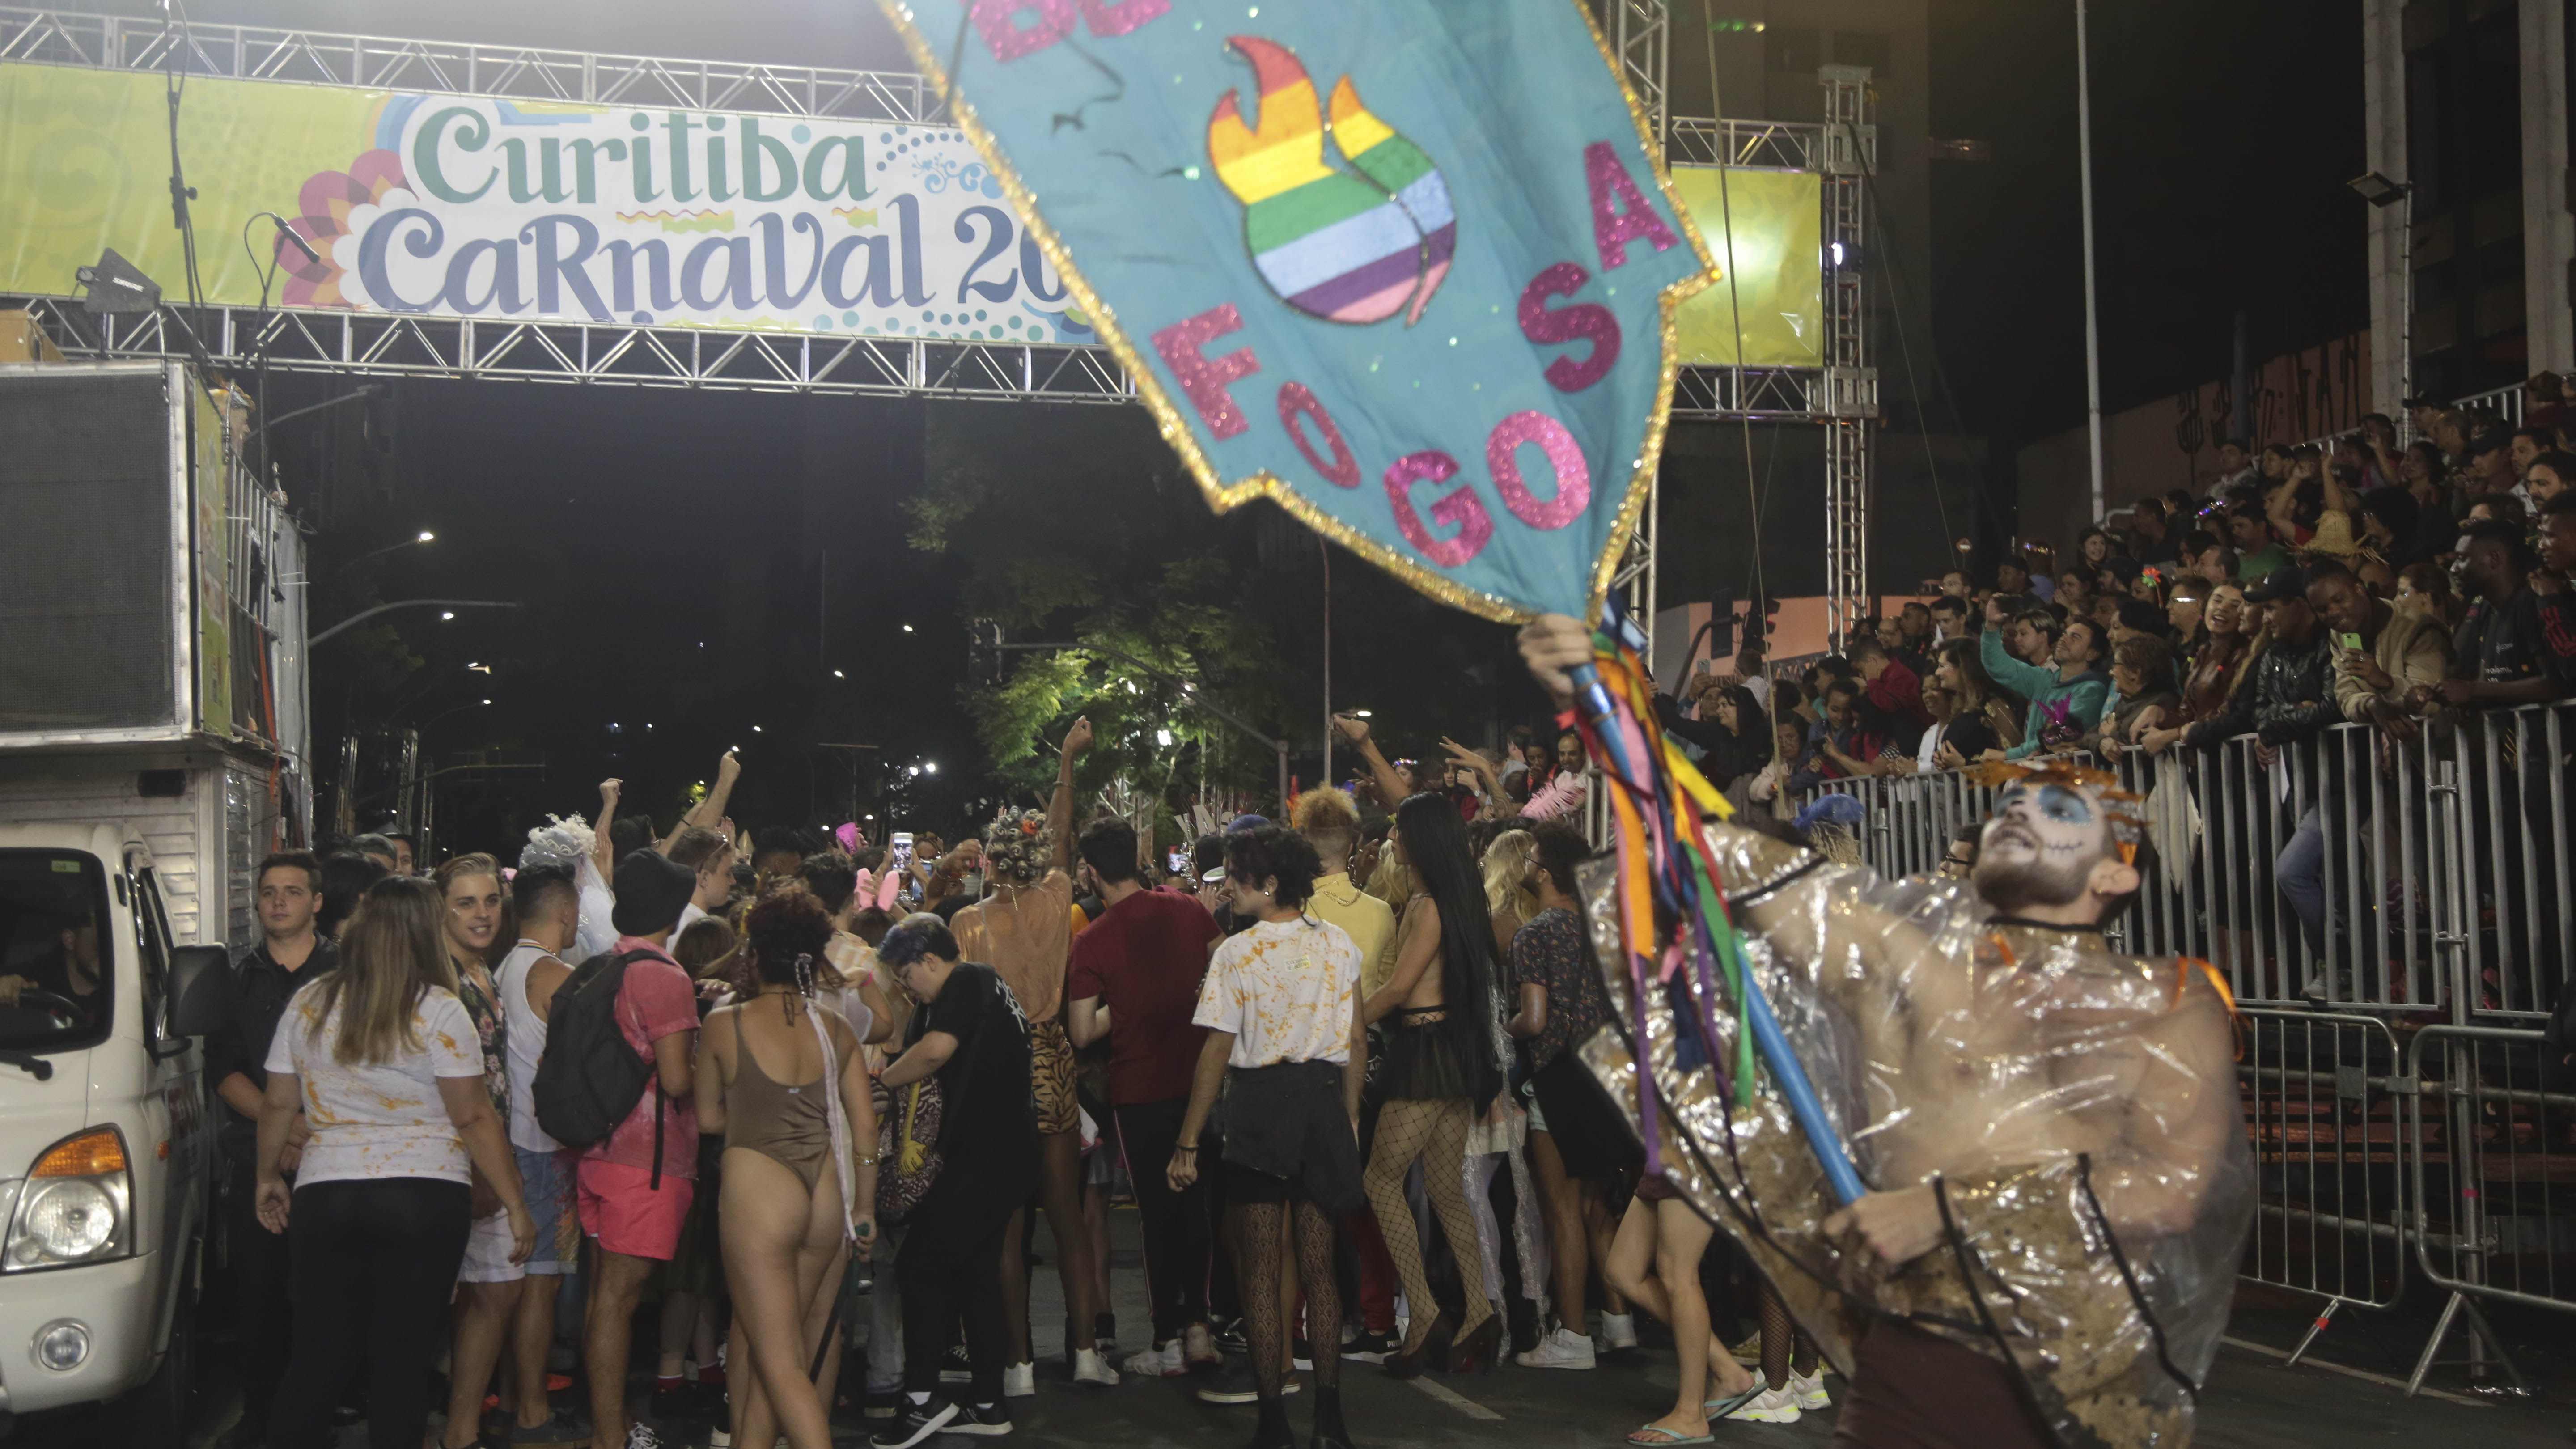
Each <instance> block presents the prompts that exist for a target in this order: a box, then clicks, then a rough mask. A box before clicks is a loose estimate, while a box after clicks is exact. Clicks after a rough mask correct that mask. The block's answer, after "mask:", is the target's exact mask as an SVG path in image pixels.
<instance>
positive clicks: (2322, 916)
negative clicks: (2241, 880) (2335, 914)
mask: <svg viewBox="0 0 2576 1449" xmlns="http://www.w3.org/2000/svg"><path fill="white" fill-rule="evenodd" d="M2272 878H2273V880H2274V881H2275V882H2276V883H2277V884H2278V885H2279V887H2280V891H2281V899H2283V900H2285V901H2288V902H2289V903H2290V913H2291V914H2292V915H2295V916H2297V917H2298V918H2299V934H2300V935H2301V936H2303V937H2305V938H2307V943H2308V954H2309V955H2310V956H2313V957H2315V958H2316V964H2317V969H2319V970H2323V969H2324V968H2325V955H2326V827H2325V819H2324V815H2323V812H2322V811H2320V810H2319V809H2318V808H2317V807H2316V806H2314V805H2311V806H2309V807H2308V813H2307V814H2305V815H2302V816H2300V817H2299V828H2298V829H2297V831H2295V832H2294V833H2292V835H2291V836H2290V843H2289V844H2287V845H2285V846H2282V847H2281V855H2280V858H2279V859H2278V860H2276V861H2274V862H2273V863H2272Z"/></svg>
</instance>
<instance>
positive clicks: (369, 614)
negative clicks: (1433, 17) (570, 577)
mask: <svg viewBox="0 0 2576 1449" xmlns="http://www.w3.org/2000/svg"><path fill="white" fill-rule="evenodd" d="M395 547H397V548H399V547H401V545H400V544H396V545H395ZM517 607H519V605H518V604H517V602H516V601H504V600H494V599H399V600H396V601H395V602H393V603H390V604H378V605H376V606H375V607H374V608H372V609H360V610H359V611H358V612H356V613H354V614H351V615H350V616H349V617H347V618H345V619H343V620H341V621H340V622H339V623H337V624H334V625H332V626H331V627H330V628H328V629H325V630H323V631H322V632H321V633H319V634H316V635H314V636H313V637H312V638H310V639H308V640H306V641H304V642H305V646H306V647H307V648H310V647H312V646H313V645H316V644H319V643H321V642H322V641H323V640H325V639H328V638H330V637H331V636H332V635H334V634H337V633H339V632H340V631H341V630H343V629H346V628H348V627H350V626H351V625H353V624H363V623H365V622H366V621H367V620H369V619H372V618H374V617H375V616H377V615H378V614H381V613H384V612H386V611H387V610H389V609H515V608H517Z"/></svg>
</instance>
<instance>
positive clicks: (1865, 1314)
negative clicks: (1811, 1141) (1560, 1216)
mask: <svg viewBox="0 0 2576 1449" xmlns="http://www.w3.org/2000/svg"><path fill="white" fill-rule="evenodd" d="M1708 829H1709V838H1710V841H1711V845H1712V847H1713V848H1712V854H1711V860H1712V863H1713V864H1715V865H1716V866H1717V867H1718V870H1719V879H1720V881H1721V883H1722V884H1723V885H1724V886H1725V888H1726V889H1727V891H1728V893H1729V895H1730V897H1732V898H1733V899H1734V900H1735V901H1736V902H1737V913H1738V921H1739V924H1741V925H1742V926H1743V928H1744V930H1745V937H1746V945H1745V951H1746V959H1747V962H1748V964H1749V965H1750V967H1751V968H1752V969H1753V970H1754V971H1755V972H1756V973H1757V976H1758V979H1759V981H1760V982H1761V985H1762V987H1763V990H1764V992H1765V994H1766V995H1767V997H1768V999H1769V1001H1770V1004H1771V1007H1772V1010H1773V1012H1774V1013H1775V1015H1777V1017H1778V1018H1779V1020H1780V1024H1781V1026H1782V1028H1783V1030H1784V1032H1785V1033H1786V1034H1787V1036H1788V1039H1789V1040H1790V1042H1791V1043H1792V1044H1793V1045H1794V1046H1795V1047H1796V1048H1797V1050H1798V1054H1799V1056H1800V1058H1801V1059H1802V1060H1803V1061H1804V1062H1805V1064H1806V1069H1807V1072H1808V1074H1809V1075H1810V1076H1811V1077H1812V1078H1813V1080H1814V1085H1815V1087H1816V1089H1817V1092H1818V1094H1819V1096H1820V1097H1821V1098H1822V1099H1823V1100H1824V1102H1825V1103H1826V1106H1827V1108H1828V1110H1829V1111H1830V1112H1831V1113H1832V1114H1833V1115H1834V1116H1835V1117H1836V1118H1837V1119H1838V1120H1840V1121H1841V1122H1842V1124H1843V1127H1844V1138H1845V1141H1846V1142H1848V1143H1849V1144H1850V1145H1851V1148H1852V1151H1853V1155H1854V1160H1855V1162H1856V1164H1857V1165H1858V1166H1859V1168H1860V1171H1861V1175H1862V1177H1863V1178H1864V1179H1865V1180H1866V1181H1867V1182H1868V1183H1869V1184H1870V1186H1871V1187H1872V1189H1873V1190H1881V1191H1884V1190H1893V1189H1897V1188H1902V1187H1906V1186H1910V1185H1913V1184H1916V1183H1930V1184H1932V1185H1933V1187H1934V1190H1935V1192H1936V1194H1937V1196H1938V1200H1939V1203H1940V1206H1941V1210H1942V1215H1943V1221H1944V1226H1945V1229H1946V1235H1945V1236H1946V1240H1945V1242H1944V1243H1943V1244H1942V1245H1941V1246H1939V1247H1936V1248H1935V1249H1934V1250H1933V1251H1931V1252H1930V1253H1927V1254H1925V1255H1924V1256H1922V1257H1920V1258H1917V1259H1915V1260H1913V1261H1912V1262H1910V1263H1906V1264H1903V1265H1901V1266H1899V1267H1898V1268H1896V1269H1894V1270H1893V1271H1892V1272H1887V1271H1883V1270H1869V1269H1864V1268H1863V1267H1862V1265H1861V1263H1860V1262H1859V1261H1858V1260H1857V1259H1855V1260H1852V1261H1848V1262H1847V1261H1846V1259H1845V1255H1844V1254H1843V1253H1842V1252H1841V1251H1840V1249H1839V1246H1838V1245H1837V1244H1836V1243H1834V1242H1832V1241H1828V1240H1827V1239H1826V1237H1825V1236H1824V1234H1823V1231H1822V1223H1823V1221H1824V1219H1825V1218H1826V1217H1827V1216H1828V1215H1829V1214H1831V1213H1832V1212H1833V1211H1834V1210H1835V1207H1836V1204H1835V1202H1834V1199H1833V1196H1832V1194H1831V1192H1830V1191H1829V1190H1828V1188H1827V1187H1826V1185H1825V1182H1824V1177H1823V1173H1822V1171H1821V1170H1820V1169H1819V1167H1818V1166H1817V1163H1816V1159H1815V1156H1814V1153H1813V1152H1812V1151H1811V1150H1810V1148H1809V1147H1808V1145H1807V1140H1806V1138H1805V1136H1804V1135H1803V1133H1802V1132H1801V1131H1800V1130H1799V1128H1798V1126H1797V1123H1796V1121H1795V1120H1794V1119H1793V1118H1792V1116H1791V1115H1790V1111H1789V1108H1788V1106H1787V1104H1786V1103H1785V1102H1784V1101H1783V1100H1782V1099H1781V1098H1780V1097H1778V1096H1777V1095H1776V1093H1774V1092H1773V1090H1772V1088H1771V1084H1770V1082H1769V1080H1768V1077H1767V1074H1765V1075H1764V1076H1763V1077H1762V1078H1761V1079H1760V1080H1759V1081H1758V1082H1757V1085H1756V1090H1755V1095H1754V1100H1753V1102H1752V1103H1751V1105H1749V1106H1744V1105H1739V1104H1737V1103H1735V1102H1734V1101H1732V1100H1731V1099H1730V1097H1729V1095H1728V1091H1727V1086H1726V1084H1725V1083H1723V1082H1722V1081H1721V1079H1720V1077H1719V1075H1718V1073H1717V1071H1716V1070H1715V1069H1713V1068H1712V1067H1710V1066H1707V1065H1694V1066H1693V1067H1692V1068H1691V1069H1690V1070H1688V1071H1684V1070H1682V1068H1681V1066H1680V1058H1681V1056H1682V1052H1681V1041H1680V1039H1679V1037H1678V1036H1677V1034H1676V1030H1677V1023H1676V1019H1675V1012H1674V1004H1675V1001H1676V999H1677V998H1678V999H1680V1000H1682V1001H1684V1002H1685V1003H1687V1002H1689V1001H1691V1000H1693V999H1695V997H1696V995H1697V994H1698V993H1701V992H1704V991H1708V990H1712V989H1714V990H1716V991H1717V993H1718V999H1716V1000H1715V1001H1714V1002H1712V1003H1710V1005H1711V1006H1712V1007H1713V1010H1712V1011H1711V1012H1710V1013H1709V1014H1710V1015H1712V1016H1713V1017H1714V1019H1715V1021H1714V1024H1715V1029H1716V1034H1717V1035H1716V1040H1714V1041H1713V1042H1711V1043H1709V1046H1710V1048H1711V1050H1710V1051H1709V1052H1707V1053H1705V1054H1704V1055H1705V1056H1713V1057H1714V1058H1715V1060H1716V1061H1717V1062H1718V1063H1721V1064H1725V1063H1732V1062H1733V1061H1734V1060H1735V1059H1736V1055H1735V1046H1736V1043H1735V1032H1736V1021H1735V1015H1734V1007H1733V1005H1732V1003H1730V1002H1728V1001H1726V1000H1725V999H1724V998H1723V990H1722V988H1711V987H1706V986H1703V985H1700V984H1697V983H1699V982H1700V981H1701V980H1703V979H1713V980H1719V981H1722V980H1723V977H1722V976H1713V977H1710V978H1702V976H1701V973H1699V972H1698V971H1697V969H1696V968H1695V967H1692V966H1686V967H1685V968H1684V971H1683V972H1682V974H1681V977H1680V978H1679V979H1682V980H1686V981H1690V982H1692V983H1694V984H1692V985H1691V986H1690V987H1689V988H1688V989H1689V991H1690V992H1691V993H1693V995H1692V996H1682V995H1681V994H1680V993H1679V992H1677V991H1675V990H1673V989H1671V988H1669V987H1664V988H1658V989H1655V990H1653V991H1650V992H1649V993H1648V994H1649V1000H1648V1002H1647V1003H1646V1006H1647V1010H1646V1014H1645V1018H1644V1022H1645V1037H1646V1042H1647V1059H1648V1060H1649V1061H1650V1062H1651V1064H1652V1066H1653V1070H1654V1074H1655V1081H1656V1084H1657V1086H1658V1087H1659V1089H1660V1093H1661V1102H1660V1104H1659V1108H1660V1110H1659V1114H1658V1116H1659V1120H1658V1123H1657V1127H1658V1132H1657V1135H1658V1137H1659V1138H1660V1140H1661V1144H1660V1145H1661V1149H1662V1164H1663V1170H1664V1173H1665V1175H1666V1177H1667V1178H1668V1179H1669V1180H1670V1181H1671V1183H1672V1185H1673V1186H1674V1187H1675V1188H1676V1189H1677V1190H1678V1191H1679V1192H1681V1193H1682V1194H1683V1195H1684V1196H1685V1197H1686V1198H1687V1199H1688V1200H1689V1201H1690V1202H1691V1203H1692V1204H1693V1205H1694V1206H1695V1207H1696V1208H1697V1209H1698V1210H1699V1211H1700V1212H1701V1213H1702V1214H1704V1215H1706V1216H1707V1217H1708V1218H1709V1219H1710V1220H1711V1221H1713V1222H1715V1223H1717V1224H1718V1225H1719V1226H1720V1227H1722V1228H1724V1229H1725V1230H1726V1231H1727V1232H1729V1233H1731V1234H1732V1235H1733V1236H1734V1237H1735V1238H1736V1239H1737V1241H1739V1242H1740V1243H1742V1244H1743V1245H1744V1247H1745V1248H1746V1250H1747V1251H1748V1252H1749V1253H1750V1254H1751V1255H1752V1257H1753V1258H1754V1260H1755V1261H1756V1262H1757V1263H1758V1264H1759V1265H1760V1267H1761V1268H1762V1270H1763V1272H1764V1273H1765V1275H1766V1276H1768V1277H1769V1279H1770V1280H1771V1282H1772V1284H1773V1285H1774V1286H1775V1287H1776V1288H1777V1289H1778V1290H1779V1292H1780V1294H1781V1296H1782V1298H1783V1299H1784V1300H1785V1301H1786V1302H1787V1303H1788V1305H1789V1307H1790V1310H1791V1312H1792V1313H1794V1314H1795V1315H1796V1317H1797V1319H1798V1321H1799V1323H1800V1324H1801V1326H1803V1327H1804V1328H1805V1329H1806V1330H1807V1332H1808V1333H1809V1334H1810V1335H1812V1336H1813V1337H1814V1338H1815V1340H1816V1342H1817V1343H1818V1344H1819V1345H1820V1346H1822V1348H1823V1350H1824V1352H1825V1354H1826V1355H1827V1356H1828V1357H1830V1358H1831V1359H1832V1360H1833V1361H1834V1363H1835V1365H1836V1366H1837V1367H1838V1368H1840V1369H1841V1370H1842V1371H1843V1372H1844V1373H1845V1374H1849V1373H1850V1372H1851V1371H1852V1364H1853V1349H1854V1345H1855V1344H1856V1342H1857V1340H1858V1338H1859V1336H1860V1334H1861V1333H1862V1332H1863V1331H1864V1329H1865V1325H1866V1323H1867V1321H1868V1320H1869V1318H1870V1317H1871V1316H1872V1315H1890V1316H1894V1317H1899V1318H1903V1319H1906V1320H1909V1321H1910V1322H1912V1323H1913V1324H1914V1325H1916V1326H1917V1327H1919V1328H1922V1329H1924V1330H1927V1331H1929V1332H1932V1333H1935V1334H1938V1335H1939V1336H1941V1337H1942V1338H1944V1339H1947V1340H1949V1341H1950V1342H1953V1343H1956V1344H1959V1345H1962V1346H1965V1347H1967V1348H1970V1349H1972V1350H1975V1351H1977V1352H1979V1353H1982V1354H1984V1355H1986V1356H1988V1357H1990V1358H1994V1359H1998V1360H2001V1361H2003V1362H2005V1363H2007V1364H2009V1365H2011V1366H2013V1367H2014V1368H2015V1369H2016V1370H2018V1372H2019V1373H2020V1376H2021V1377H2022V1379H2023V1380H2024V1382H2026V1383H2027V1384H2028V1385H2029V1387H2030V1389H2031V1393H2032V1397H2033V1400H2034V1402H2035V1403H2036V1404H2037V1406H2038V1408H2039V1411H2040V1415H2041V1418H2042V1420H2043V1421H2044V1422H2045V1423H2046V1424H2047V1425H2048V1426H2049V1427H2050V1428H2051V1429H2052V1430H2053V1431H2054V1432H2055V1433H2056V1435H2057V1437H2058V1439H2059V1440H2060V1442H2062V1443H2064V1444H2066V1445H2068V1446H2070V1449H2092V1446H2120V1449H2179V1446H2182V1445H2184V1444H2187V1443H2188V1442H2189V1440H2190V1437H2191V1423H2192V1404H2193V1399H2194V1397H2195V1395H2196V1393H2197V1388H2198V1385H2199V1384H2200V1382H2201V1381H2202V1380H2203V1379H2204V1378H2205V1377H2206V1375H2207V1373H2208V1371H2209V1367H2210V1363H2211V1360H2212V1359H2213V1358H2214V1357H2215V1356H2216V1354H2217V1351H2218V1342H2219V1336H2220V1334H2221V1332H2222V1331H2223V1330H2224V1328H2225V1325H2226V1318H2227V1310H2228V1306H2229V1302H2230V1299H2231V1297H2232V1294H2233V1290H2234V1284H2235V1275H2236V1268H2237V1263H2238V1260H2239V1259H2240V1258H2241V1256H2242V1254H2243V1250H2244V1244H2245V1236H2246V1233H2247V1231H2248V1230H2249V1228H2250V1226H2251V1223H2252V1218H2253V1205H2254V1177H2253V1159H2252V1154H2251V1152H2250V1151H2249V1150H2248V1147H2247V1144H2246V1140H2245V1134H2244V1130H2243V1123H2242V1115H2241V1111H2242V1109H2241V1107H2240V1105H2239V1100H2238V1096H2237V1090H2236V1082H2235V1070H2234V1065H2233V1060H2234V1054H2235V1049H2234V1035H2233V1023H2232V1020H2231V1015H2230V1009H2231V1004H2230V1003H2229V1001H2228V1000H2227V997H2226V994H2225V991H2224V988H2223V986H2221V985H2220V984H2219V983H2218V980H2217V978H2216V977H2215V976H2214V975H2213V974H2211V973H2210V972H2209V971H2208V970H2207V968H2206V967H2205V966H2202V965H2200V963H2196V962H2178V961H2175V960H2172V959H2164V960H2147V959H2140V958H2136V957H2128V956H2121V955H2116V954H2114V953H2113V952H2111V951H2110V950H2109V948H2108V947H2107V946H2106V944H2105V943H2104V941H2103V939H2102V937H2101V936H2099V935H2098V934H2095V933H2092V932H2077V931H2068V930H2063V929H2058V928H2051V927H2041V926H2037V925H2030V924H2014V923H2008V922H2002V921H1997V920H1995V919H1992V917H1991V912H1990V911H1989V910H1988V908H1986V907H1985V906H1983V905H1982V904H1981V903H1979V901H1978V900H1977V898H1976V897H1975V896H1974V895H1973V894H1972V893H1971V892H1970V891H1969V890H1968V888H1967V887H1965V886H1964V885H1959V884H1953V883H1948V882H1940V881H1934V880H1931V879H1928V878H1914V879H1907V880H1901V881H1888V880H1883V879H1881V878H1880V877H1879V876H1878V875H1877V874H1876V873H1875V872H1873V871H1870V870H1867V869H1865V868H1858V867H1850V866H1839V865H1834V864H1832V863H1830V862H1826V861H1824V860H1822V859H1821V858H1819V857H1817V856H1815V855H1813V854H1811V853H1810V852H1807V851H1803V850H1800V849H1798V848H1797V847H1795V846H1791V845H1787V844H1784V843H1782V842H1780V841H1777V840H1774V839H1772V838H1770V837H1768V836H1764V835H1761V834H1758V833H1755V832H1752V831H1747V830H1743V829H1739V828H1735V827H1731V826H1725V825H1718V824H1711V825H1710V826H1709V827H1708ZM1586 869H1587V871H1588V874H1587V875H1586V877H1585V879H1584V887H1585V896H1586V899H1587V903H1588V905H1589V907H1590V911H1589V919H1590V923H1591V932H1592V941H1593V948H1594V953H1595V957H1596V959H1597V961H1598V962H1599V964H1600V965H1601V968H1602V972H1603V976H1604V978H1605V980H1606V982H1607V984H1608V986H1609V989H1610V994H1611V998H1612V1000H1613V1002H1614V1003H1616V1005H1617V1007H1618V1012H1617V1017H1616V1020H1615V1023H1614V1026H1613V1027H1611V1028H1605V1029H1604V1030H1602V1031H1600V1032H1598V1033H1596V1034H1595V1035H1594V1036H1593V1037H1592V1038H1591V1039H1590V1040H1589V1041H1588V1042H1586V1043H1585V1044H1584V1045H1583V1046H1582V1048H1581V1049H1580V1050H1581V1055H1582V1058H1583V1060H1584V1061H1585V1063H1586V1064H1587V1065H1588V1066H1589V1067H1590V1068H1591V1069H1592V1071H1593V1073H1594V1074H1595V1075H1596V1076H1597V1077H1598V1078H1599V1079H1600V1080H1601V1081H1602V1083H1603V1084H1604V1086H1606V1087H1607V1088H1608V1089H1609V1090H1610V1095H1611V1097H1612V1099H1613V1100H1614V1101H1617V1102H1619V1103H1621V1104H1622V1106H1623V1108H1624V1109H1625V1110H1626V1111H1627V1112H1628V1113H1629V1114H1630V1119H1631V1121H1632V1122H1635V1121H1637V1120H1638V1112H1637V1097H1636V1092H1635V1085H1634V1083H1635V1066H1634V1058H1633V1056H1632V1040H1631V1039H1632V1037H1633V1035H1634V1033H1635V1031H1636V1026H1637V1022H1638V1017H1637V1014H1636V1010H1635V1002H1634V996H1633V993H1632V991H1631V987H1630V981H1631V978H1630V973H1629V970H1628V966H1627V963H1626V961H1625V960H1624V959H1623V957H1622V952H1621V947H1620V942H1619V933H1618V925H1617V922H1618V915H1617V911H1616V908H1615V902H1614V900H1613V891H1614V890H1615V887H1616V881H1617V872H1616V869H1615V867H1613V866H1612V865H1611V864H1610V863H1609V862H1607V861H1599V862H1594V863H1592V864H1591V865H1589V866H1587V867H1586ZM1683 1009H1685V1010H1688V1009H1689V1007H1688V1006H1687V1005H1685V1006H1684V1008H1683ZM1693 1060H1694V1062H1695V1063H1696V1062H1698V1061H1700V1060H1702V1054H1698V1053H1694V1054H1693Z"/></svg>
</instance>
